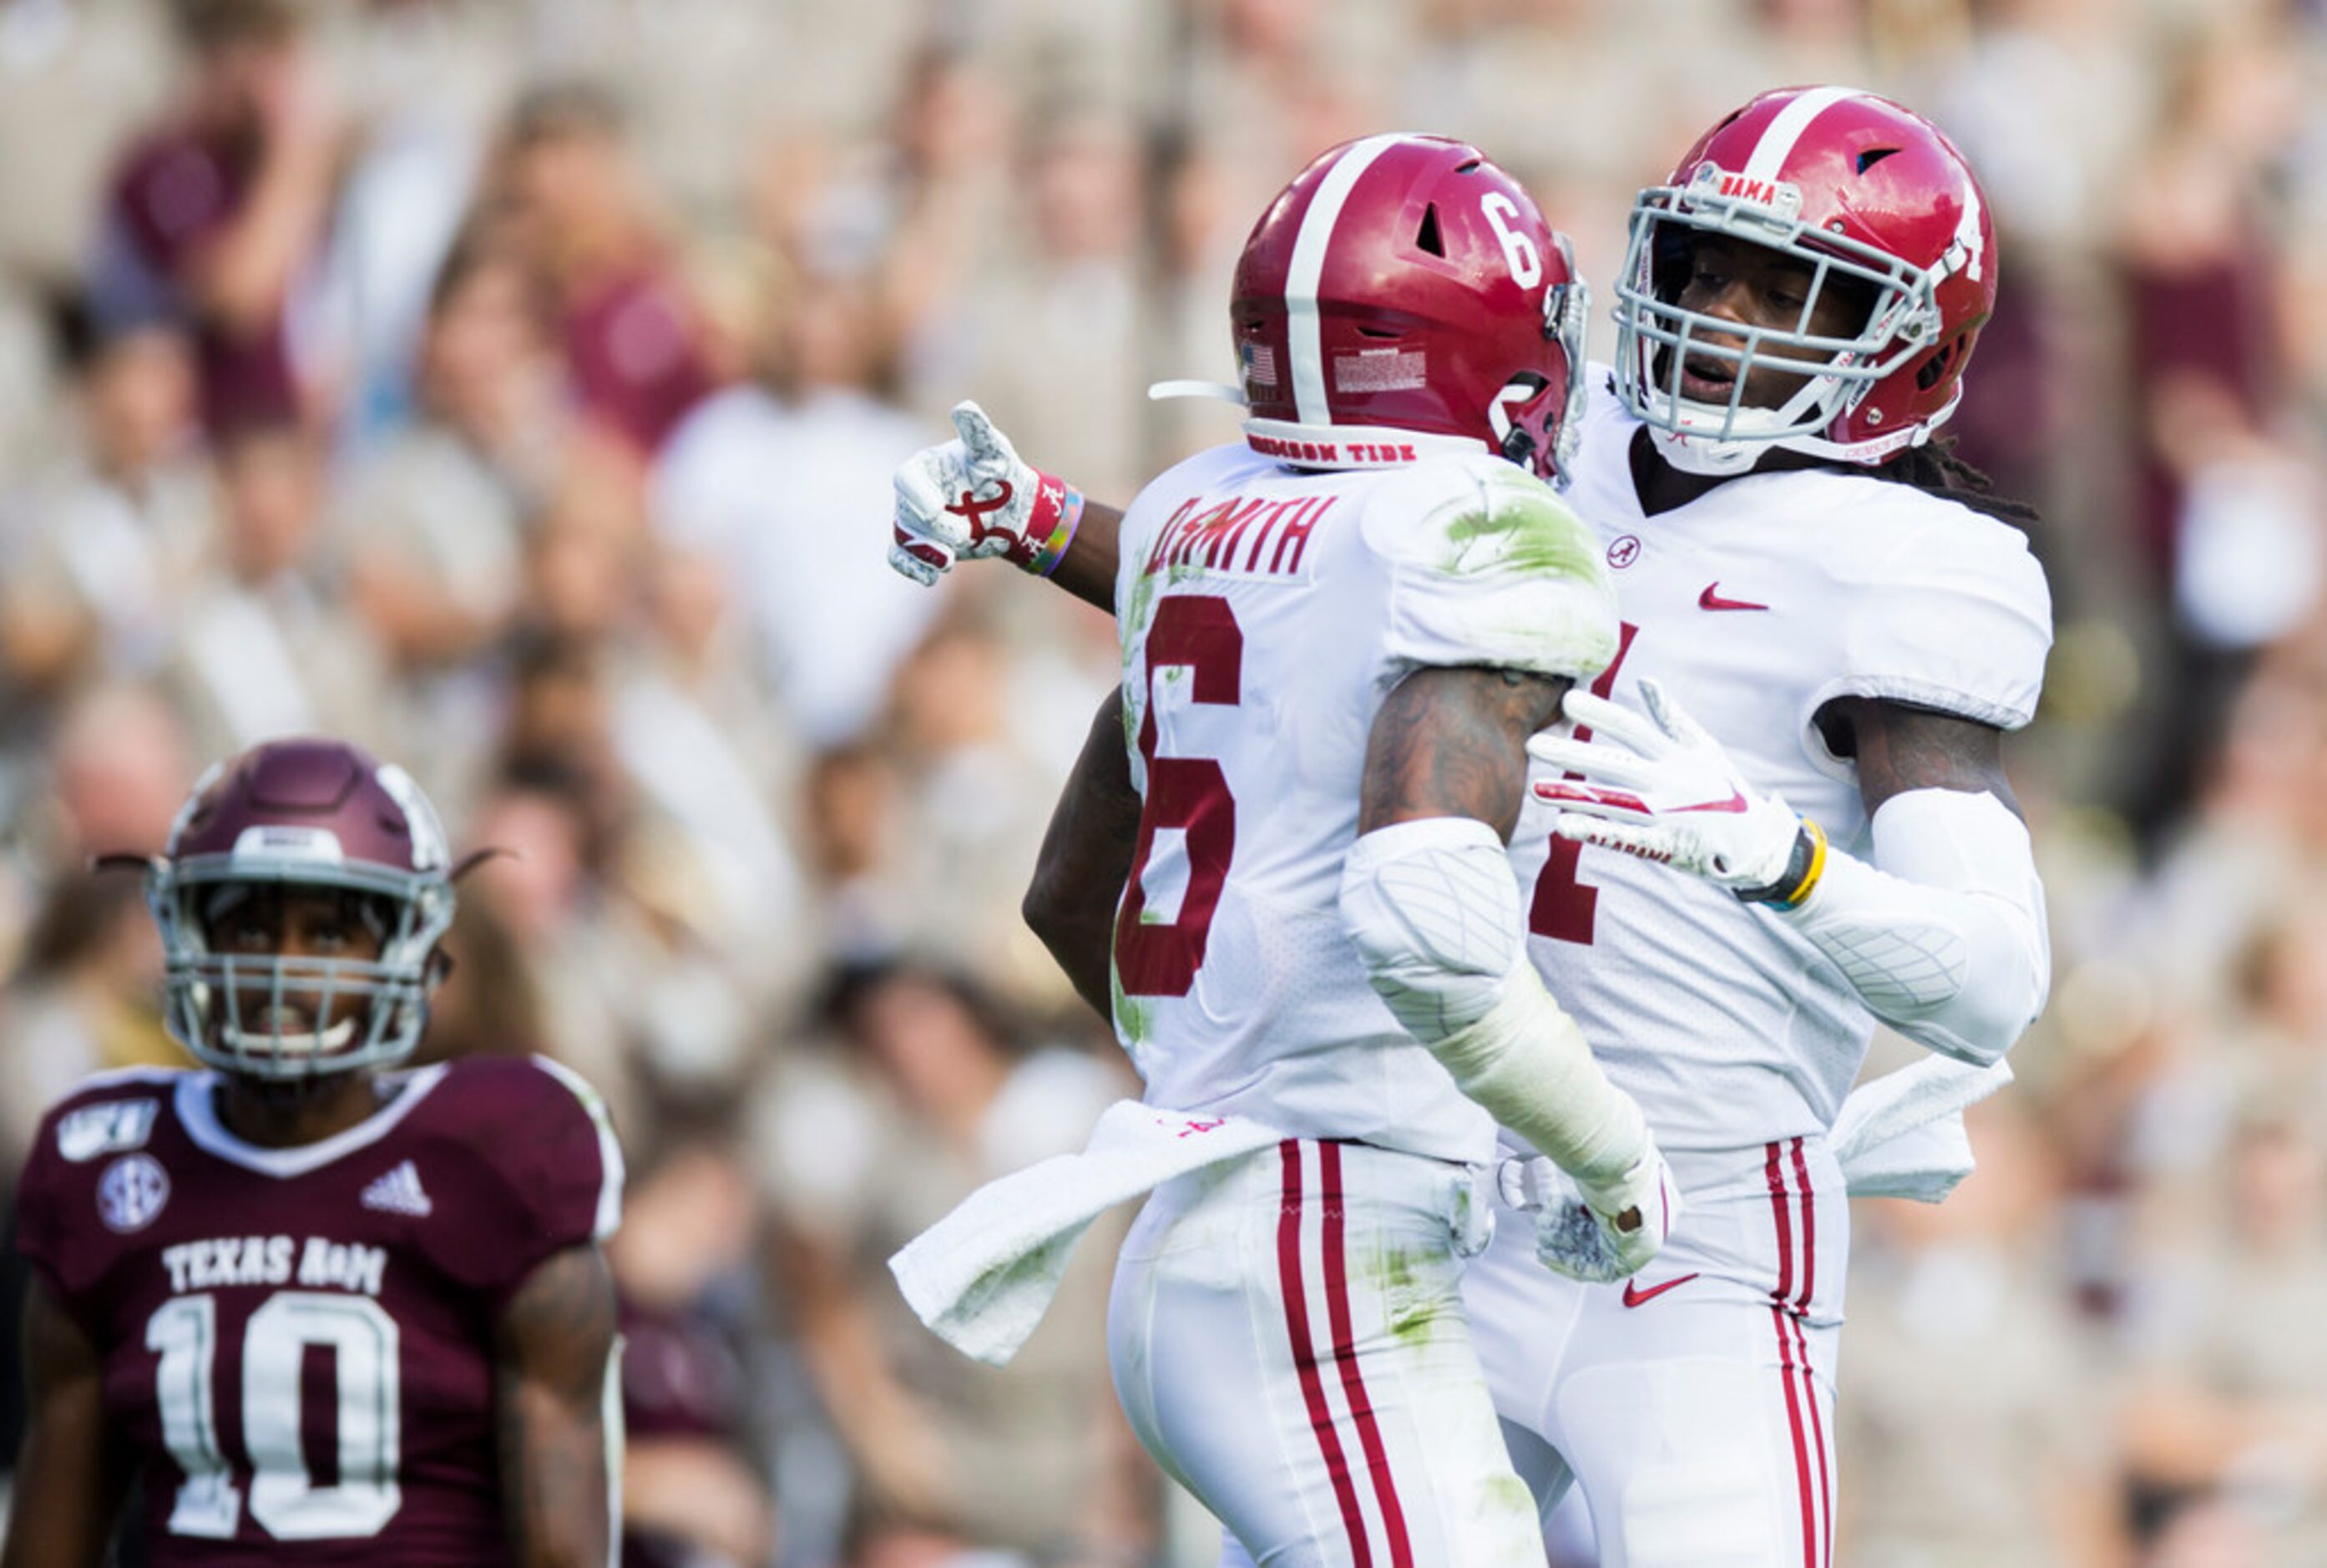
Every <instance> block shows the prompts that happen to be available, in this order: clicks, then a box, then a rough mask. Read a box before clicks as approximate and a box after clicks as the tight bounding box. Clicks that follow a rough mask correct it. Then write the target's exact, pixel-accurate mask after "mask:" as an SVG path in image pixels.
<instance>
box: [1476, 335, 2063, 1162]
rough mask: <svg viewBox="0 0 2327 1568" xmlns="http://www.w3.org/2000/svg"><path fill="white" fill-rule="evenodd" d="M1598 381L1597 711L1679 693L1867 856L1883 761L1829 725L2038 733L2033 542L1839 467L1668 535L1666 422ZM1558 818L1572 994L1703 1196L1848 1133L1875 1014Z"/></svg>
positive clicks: (1706, 498) (1560, 955)
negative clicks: (1605, 577)
mask: <svg viewBox="0 0 2327 1568" xmlns="http://www.w3.org/2000/svg"><path fill="white" fill-rule="evenodd" d="M1591 384H1592V386H1593V397H1592V399H1591V402H1590V405H1589V412H1588V413H1587V415H1586V416H1585V423H1584V433H1583V440H1582V448H1581V451H1580V452H1579V453H1578V455H1577V461H1576V463H1575V469H1576V472H1575V480H1574V482H1573V484H1572V486H1571V488H1570V489H1569V490H1568V492H1567V497H1566V499H1568V501H1569V502H1570V504H1571V505H1573V506H1574V507H1575V509H1577V510H1578V511H1579V512H1581V513H1582V514H1583V515H1584V518H1587V519H1588V520H1589V521H1590V522H1591V523H1592V524H1593V527H1596V528H1597V529H1598V531H1599V534H1600V539H1601V545H1602V548H1603V555H1604V558H1605V559H1606V561H1607V563H1608V565H1609V566H1610V567H1611V574H1612V578H1613V580H1614V582H1615V585H1616V594H1617V602H1618V605H1619V607H1620V609H1621V613H1622V620H1623V625H1622V631H1621V646H1620V649H1619V651H1618V653H1617V656H1616V658H1615V659H1614V660H1613V661H1612V663H1611V665H1610V667H1608V669H1607V670H1606V671H1604V672H1603V674H1602V676H1601V677H1600V678H1599V680H1598V681H1597V683H1595V685H1594V686H1593V690H1595V691H1597V692H1599V693H1600V694H1601V695H1605V696H1612V697H1613V698H1614V700H1616V701H1617V702H1620V703H1622V704H1625V705H1628V706H1631V707H1635V708H1637V707H1639V706H1640V692H1639V682H1640V678H1641V677H1644V676H1647V677H1654V678H1655V679H1656V680H1657V681H1659V683H1661V684H1662V685H1663V686H1664V687H1665V689H1666V690H1668V691H1669V692H1671V693H1672V694H1673V695H1676V696H1677V697H1678V698H1679V699H1680V702H1681V704H1682V705H1683V706H1684V707H1686V708H1687V710H1688V712H1689V714H1690V715H1691V716H1692V717H1694V718H1695V719H1696V721H1697V722H1698V723H1701V724H1703V725H1704V726H1705V727H1706V729H1707V730H1708V731H1710V732H1711V733H1713V735H1714V736H1715V738H1716V739H1718V740H1719V741H1720V742H1721V743H1722V745H1723V746H1724V748H1725V749H1726V750H1727V751H1728V752H1729V755H1730V756H1731V758H1733V759H1734V761H1735V762H1736V763H1737V765H1738V767H1739V768H1740V769H1741V770H1743V772H1744V774H1745V776H1746V777H1747V778H1748V779H1751V780H1752V782H1753V783H1754V784H1755V785H1756V786H1758V787H1759V788H1761V789H1765V790H1769V791H1772V792H1774V793H1776V794H1777V795H1779V796H1780V797H1782V798H1784V800H1785V801H1786V803H1787V804H1788V805H1789V806H1791V807H1793V808H1794V809H1795V810H1796V811H1799V812H1800V813H1801V814H1802V815H1804V816H1806V817H1813V818H1815V819H1817V821H1818V823H1819V824H1820V825H1821V826H1824V827H1825V828H1826V830H1827V834H1828V835H1829V836H1830V837H1831V839H1832V841H1833V843H1834V845H1836V847H1837V848H1840V849H1846V850H1851V851H1855V852H1856V853H1860V854H1864V853H1866V852H1867V849H1868V844H1867V834H1866V827H1867V821H1866V812H1865V808H1864V805H1863V803H1862V802H1861V800H1860V798H1859V792H1858V770H1857V765H1856V764H1855V762H1853V761H1849V760H1847V759H1845V758H1839V757H1836V756H1835V755H1834V754H1833V753H1832V752H1831V751H1828V750H1827V747H1826V744H1825V742H1824V741H1823V740H1822V738H1821V737H1820V735H1819V733H1818V729H1817V726H1816V725H1815V724H1814V723H1812V718H1813V716H1814V715H1815V714H1817V713H1818V709H1819V708H1820V707H1822V706H1824V705H1826V704H1827V702H1829V701H1831V700H1833V699H1835V698H1836V697H1842V696H1854V695H1857V696H1873V697H1883V698H1892V699H1896V700H1898V701H1902V702H1907V703H1912V704H1914V705H1917V706H1920V707H1928V708H1936V709H1939V710H1941V711H1943V712H1947V713H1951V714H1963V715H1964V716H1966V717H1968V718H1973V719H1977V720H1978V721H1980V722H1981V723H1988V724H1994V725H1995V726H1997V727H1999V728H2002V729H2006V730H2014V729H2018V728H2020V727H2021V726H2022V725H2023V724H2025V723H2027V722H2028V721H2029V719H2030V718H2031V717H2033V714H2034V713H2035V709H2036V697H2037V693H2038V690H2039V688H2040V687H2041V686H2042V681H2043V673H2044V657H2045V653H2046V651H2047V649H2050V647H2051V639H2052V621H2051V595H2050V593H2049V592H2048V591H2047V589H2046V587H2045V583H2044V574H2043V570H2042V567H2041V566H2039V565H2037V563H2036V560H2035V557H2034V556H2033V555H2030V554H2029V551H2028V546H2027V542H2026V540H2025V539H2024V538H2023V537H2022V536H2021V534H2020V533H2019V531H2018V530H2017V529H2015V528H2013V527H2010V526H2009V525H2007V524H2005V523H2002V522H1999V521H1997V520H1995V519H1994V518H1988V517H1985V516H1983V515H1981V514H1979V513H1977V512H1975V511H1972V510H1970V509H1967V508H1965V507H1962V506H1958V505H1957V504H1956V503H1954V502H1952V501H1949V500H1946V499H1941V498H1939V497H1937V496H1933V495H1930V494H1929V493H1927V492H1925V491H1922V490H1915V489H1912V488H1911V487H1909V486H1907V485H1903V484H1899V483H1895V482H1892V481H1886V480H1879V479H1874V478H1869V477H1862V476H1859V475H1856V474H1853V473H1848V472H1845V471H1838V470H1835V469H1830V468H1821V469H1811V470H1801V471H1790V472H1780V473H1769V474H1751V475H1746V476H1743V477H1741V478H1738V479H1734V480H1731V481H1727V482H1725V483H1724V484H1721V485H1719V486H1717V487H1715V489H1713V490H1710V491H1708V492H1707V493H1706V494H1705V495H1703V496H1701V497H1699V498H1698V499H1696V500H1694V501H1691V502H1689V503H1688V504H1687V505H1686V506H1682V507H1678V508H1676V509H1672V510H1670V511H1666V512H1660V513H1659V514H1657V515H1656V516H1654V517H1648V516H1644V515H1643V514H1642V512H1641V510H1640V499H1639V494H1638V491H1637V490H1635V489H1634V486H1633V482H1632V474H1631V460H1630V453H1631V442H1632V434H1633V432H1634V431H1636V430H1637V429H1639V428H1640V422H1639V421H1638V420H1636V419H1635V418H1633V417H1632V415H1631V414H1629V413H1628V412H1626V411H1625V409H1624V408H1623V406H1622V405H1621V403H1620V402H1619V401H1618V400H1617V398H1616V397H1615V396H1614V394H1613V392H1612V391H1609V390H1605V388H1606V387H1607V378H1606V377H1605V375H1604V374H1603V372H1602V371H1601V370H1600V369H1597V368H1595V369H1594V370H1593V377H1592V383H1591ZM1555 816H1556V810H1555V808H1553V807H1549V806H1547V805H1545V804H1543V803H1541V802H1539V801H1537V800H1535V799H1534V798H1533V796H1532V795H1530V796H1529V798H1528V808H1527V811H1526V813H1525V815H1524V816H1523V817H1521V819H1520V822H1519V831H1518V832H1517V833H1516V834H1515V835H1513V837H1512V841H1511V854H1512V860H1513V862H1514V863H1515V864H1516V866H1517V867H1518V869H1519V873H1520V875H1521V878H1522V879H1523V881H1524V882H1526V883H1527V884H1528V885H1529V886H1531V887H1532V888H1533V890H1534V891H1533V893H1532V898H1531V910H1530V919H1529V926H1530V929H1531V930H1532V931H1533V933H1534V935H1533V937H1532V938H1531V946H1532V949H1533V952H1534V956H1535V959H1536V963H1537V966H1538V967H1539V968H1540V969H1541V970H1542V972H1543V975H1544V977H1545V980H1546V982H1547V985H1549V987H1550V989H1551V991H1552V993H1553V994H1554V995H1556V997H1557V998H1558V999H1559V1001H1560V1003H1561V1004H1562V1005H1563V1006H1565V1008H1566V1009H1567V1011H1568V1013H1570V1014H1571V1015H1573V1016H1574V1018H1575V1022H1577V1024H1578V1025H1579V1026H1581V1028H1582V1029H1583V1031H1584V1038H1585V1039H1587V1040H1589V1041H1591V1042H1592V1046H1593V1051H1594V1052H1595V1053H1596V1054H1597V1055H1598V1057H1599V1058H1600V1059H1601V1061H1602V1062H1603V1063H1604V1064H1605V1065H1606V1068H1607V1069H1608V1074H1609V1077H1610V1078H1612V1080H1613V1081H1614V1082H1615V1083H1616V1084H1618V1085H1619V1086H1620V1087H1623V1088H1625V1089H1626V1090H1628V1091H1630V1092H1631V1094H1632V1095H1633V1096H1634V1097H1636V1098H1637V1099H1638V1100H1639V1101H1640V1108H1641V1110H1642V1111H1643V1112H1644V1113H1645V1114H1646V1115H1647V1116H1648V1118H1649V1125H1651V1126H1652V1127H1653V1128H1655V1130H1656V1134H1657V1138H1658V1141H1659V1144H1660V1145H1661V1146H1662V1147H1663V1149H1664V1150H1665V1152H1666V1153H1667V1154H1668V1155H1669V1156H1671V1157H1672V1159H1673V1162H1674V1164H1675V1166H1676V1167H1677V1171H1678V1173H1679V1176H1680V1180H1681V1181H1682V1184H1683V1186H1684V1187H1685V1188H1686V1187H1688V1186H1690V1185H1691V1184H1692V1182H1695V1183H1696V1184H1697V1185H1698V1186H1700V1187H1704V1186H1706V1185H1707V1184H1710V1185H1714V1186H1717V1185H1719V1184H1720V1183H1721V1182H1723V1181H1724V1180H1727V1179H1731V1178H1743V1179H1745V1180H1748V1181H1758V1180H1760V1179H1761V1177H1760V1162H1761V1161H1762V1153H1763V1146H1764V1145H1765V1144H1767V1143H1770V1142H1771V1140H1775V1139H1781V1138H1790V1137H1796V1136H1806V1135H1811V1134H1823V1133H1824V1132H1825V1130H1826V1128H1827V1125H1828V1124H1830V1123H1831V1122H1832V1121H1833V1119H1834V1115H1835V1113H1836V1109H1837V1108H1838V1107H1839V1106H1841V1104H1842V1098H1843V1096H1844V1095H1846V1093H1848V1092H1849V1089H1850V1087H1851V1084H1852V1083H1853V1081H1854V1080H1855V1078H1857V1076H1858V1069H1859V1065H1860V1062H1861V1060H1862V1059H1863V1058H1864V1054H1865V1050H1866V1045H1867V1042H1868V1041H1869V1039H1870V1038H1871V1037H1872V1035H1873V1033H1874V1015H1873V1014H1872V1013H1868V1012H1867V1010H1866V1008H1865V1007H1864V1005H1863V1004H1862V1003H1860V1002H1859V1001H1858V999H1857V997H1856V995H1855V994H1854V993H1853V992H1852V991H1851V989H1850V987H1849V986H1848V985H1846V984H1845V982H1844V980H1843V978H1842V975H1841V974H1840V973H1839V971H1837V970H1836V968H1835V967H1834V966H1833V965H1832V964H1831V963H1830V962H1829V961H1828V960H1827V958H1826V957H1823V956H1822V955H1820V954H1819V953H1818V950H1817V949H1816V948H1814V947H1811V946H1810V945H1809V943H1808V941H1806V940H1804V939H1803V938H1800V937H1799V936H1797V935H1796V934H1795V933H1794V932H1793V931H1792V930H1790V929H1788V928H1787V927H1786V926H1785V925H1784V924H1783V923H1781V922H1780V920H1778V919H1775V918H1773V917H1772V916H1771V914H1770V913H1769V912H1768V911H1765V910H1758V909H1753V908H1750V907H1748V906H1746V905H1744V904H1742V903H1740V902H1738V901H1737V900H1736V898H1735V897H1734V895H1732V894H1730V893H1729V892H1727V891H1724V890H1723V889H1721V888H1718V887H1715V886H1714V885H1713V884H1712V883H1709V882H1702V881H1700V880H1698V879H1696V878H1695V877H1691V876H1687V875H1683V874H1680V873H1676V872H1674V871H1672V870H1671V869H1669V868H1668V867H1665V866H1661V865H1656V864H1651V863H1648V862H1645V861H1641V860H1638V859H1635V858H1633V857H1631V856H1629V855H1624V854H1617V853H1616V852H1614V851H1612V850H1605V849H1601V848H1597V847H1584V846H1581V845H1575V844H1571V843H1565V842H1557V843H1555V842H1554V841H1553V838H1552V834H1551V825H1552V820H1553V818H1554V817H1555ZM1720 1155H1731V1156H1742V1158H1731V1159H1724V1158H1718V1157H1716V1156H1720ZM1692 1156H1696V1157H1694V1158H1693V1157H1692Z"/></svg>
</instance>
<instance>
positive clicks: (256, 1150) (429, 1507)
mask: <svg viewBox="0 0 2327 1568" xmlns="http://www.w3.org/2000/svg"><path fill="white" fill-rule="evenodd" d="M379 1081H380V1083H381V1084H382V1085H383V1086H385V1087H388V1088H389V1089H391V1090H393V1091H394V1092H393V1096H392V1097H390V1098H388V1101H387V1103H386V1104H384V1105H383V1106H381V1107H380V1109H379V1110H378V1111H377V1112H375V1113H374V1114H373V1115H371V1116H370V1117H369V1119H367V1120H365V1121H364V1122H362V1123H360V1124H359V1125H356V1126H354V1127H351V1128H350V1129H349V1130H347V1131H346V1132H343V1133H341V1134H337V1135H336V1136H334V1137H332V1138H328V1139H326V1140H324V1141H323V1142H322V1143H313V1144H308V1145H305V1146H302V1147H296V1148H287V1149H268V1148H261V1147H258V1146H257V1145H254V1144H251V1143H246V1142H244V1141H243V1140H242V1139H240V1138H238V1137H236V1136H235V1135H234V1134H232V1133H231V1132H229V1131H228V1130H227V1128H226V1126H225V1125H223V1124H222V1123H221V1122H220V1119H219V1115H218V1112H217V1109H216V1106H215V1097H216V1091H217V1089H218V1086H219V1078H218V1076H217V1075H216V1074H214V1073H208V1072H140V1073H126V1074H117V1075H114V1076H111V1077H108V1078H99V1079H96V1080H93V1081H92V1082H91V1083H89V1084H88V1085H85V1086H84V1087H82V1088H81V1089H80V1090H79V1091H78V1092H77V1093H75V1094H74V1095H72V1096H71V1097H69V1098H67V1099H66V1100H64V1101H63V1102H62V1103H61V1104H60V1105H58V1106H56V1107H55V1108H54V1109H52V1110H51V1111H50V1113H49V1115H48V1117H47V1119H46V1120H45V1121H44V1122H43V1123H42V1128H41V1134H40V1138H39V1140H38V1142H37V1143H35V1144H34V1146H33V1152H32V1154H31V1156H30V1157H29V1159H28V1160H27V1162H26V1164H25V1169H24V1177H23V1184H22V1186H21V1187H20V1189H19V1190H18V1194H17V1237H18V1244H19V1246H20V1247H21V1248H22V1250H23V1254H24V1255H25V1256H26V1257H27V1258H28V1259H30V1260H31V1262H32V1264H33V1266H34V1267H35V1268H36V1269H38V1270H39V1271H40V1274H41V1277H42V1280H43V1282H44V1283H46V1285H47V1287H48V1289H49V1291H50V1292H51V1294H52V1295H53V1296H54V1297H55V1299H56V1301H57V1302H58V1303H59V1304H60V1305H61V1308H62V1310H63V1311H65V1312H66V1313H68V1314H69V1315H70V1317H71V1318H72V1319H73V1320H74V1321H76V1322H77V1323H79V1326H80V1328H81V1330H82V1331H83V1332H84V1333H86V1334H87V1335H88V1336H89V1340H90V1343H91V1344H93V1345H94V1346H96V1347H97V1349H98V1353H99V1355H100V1356H101V1357H102V1358H103V1361H104V1380H105V1405H106V1416H107V1427H108V1429H109V1430H110V1431H111V1432H112V1433H115V1434H117V1439H118V1441H119V1442H121V1443H122V1445H123V1447H124V1449H125V1450H126V1451H128V1452H130V1453H132V1454H134V1455H135V1456H136V1464H137V1465H138V1468H139V1470H140V1471H141V1473H142V1479H143V1481H144V1502H145V1510H146V1518H145V1527H144V1530H143V1532H142V1534H143V1535H144V1536H145V1539H147V1540H148V1541H150V1542H151V1543H153V1545H152V1548H151V1551H150V1553H149V1558H150V1560H151V1561H152V1562H153V1563H155V1564H156V1565H157V1568H171V1565H174V1564H181V1563H249V1562H252V1561H255V1560H261V1561H289V1560H294V1559H295V1560H296V1561H298V1562H301V1563H350V1564H352V1563H428V1564H451V1563H462V1564H470V1563H500V1562H502V1561H505V1560H506V1558H507V1555H508V1545H507V1535H506V1531H505V1528H504V1526H503V1523H502V1519H503V1514H502V1507H501V1498H500V1480H499V1476H500V1463H499V1458H498V1453H497V1450H496V1447H495V1442H494V1432H493V1400H494V1395H493V1376H492V1374H493V1368H492V1357H491V1321H492V1314H493V1312H494V1311H495V1310H496V1309H497V1308H498V1307H499V1306H500V1302H502V1300H503V1299H504V1298H505V1297H506V1296H507V1294H508V1293H509V1292H510V1291H511V1290H513V1289H514V1288H515V1287H516V1286H517V1285H518V1284H519V1283H521V1282H522V1281H523V1280H524V1279H525V1277H526V1276H527V1275H528V1274H530V1273H531V1272H532V1270H533V1269H534V1268H535V1267H536V1265H538V1264H540V1263H541V1262H542V1261H543V1260H544V1259H545V1258H547V1257H548V1256H549V1255H551V1254H553V1253H555V1252H557V1251H559V1250H561V1249H563V1248H565V1247H569V1246H578V1245H582V1244H585V1243H589V1242H592V1241H593V1240H603V1238H604V1237H606V1236H608V1235H610V1234H611V1233H612V1230H613V1227H614V1225H615V1223H616V1221H617V1219H618V1218H619V1216H620V1211H621V1180H622V1164H621V1153H620V1152H619V1149H618V1147H617V1145H616V1143H615V1142H614V1137H613V1134H612V1130H611V1126H610V1125H609V1123H608V1122H607V1120H606V1116H605V1112H604V1109H603V1105H602V1104H601V1103H600V1101H599V1099H598V1097H597V1096H596V1094H595V1093H594V1092H593V1091H592V1090H591V1089H590V1088H589V1087H588V1086H587V1085H586V1084H584V1083H583V1081H582V1080H581V1079H580V1078H576V1077H575V1076H574V1075H573V1074H572V1073H570V1072H569V1071H567V1070H566V1069H564V1068H562V1067H558V1066H556V1064H554V1063H551V1062H548V1061H547V1060H543V1059H534V1060H502V1059H481V1060H472V1061H463V1062H457V1063H451V1064H445V1065H439V1066H435V1067H428V1068H422V1069H417V1070H415V1071H412V1072H408V1073H397V1074H390V1075H386V1076H384V1077H383V1078H381V1079H380V1080H379Z"/></svg>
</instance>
